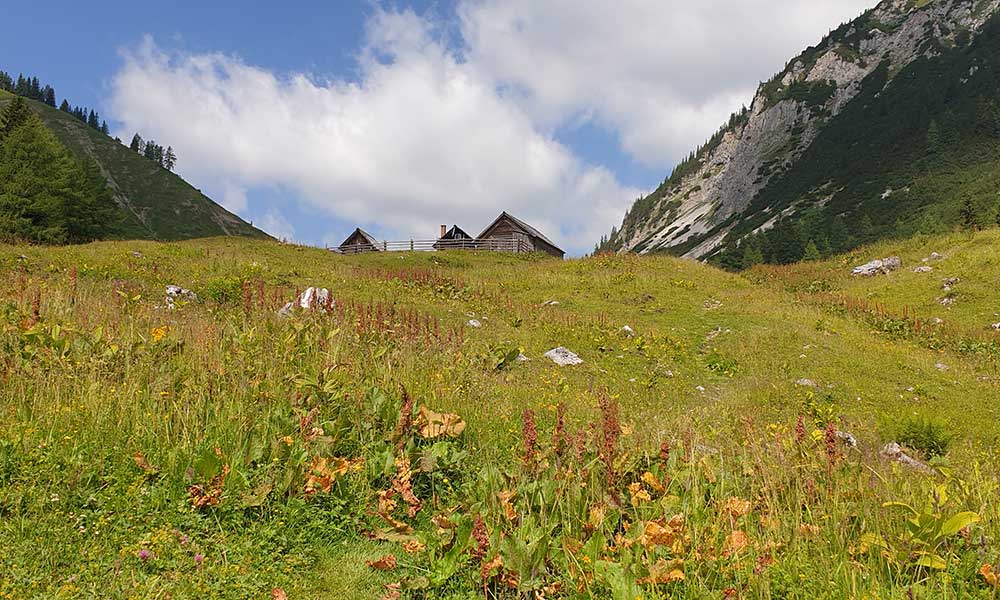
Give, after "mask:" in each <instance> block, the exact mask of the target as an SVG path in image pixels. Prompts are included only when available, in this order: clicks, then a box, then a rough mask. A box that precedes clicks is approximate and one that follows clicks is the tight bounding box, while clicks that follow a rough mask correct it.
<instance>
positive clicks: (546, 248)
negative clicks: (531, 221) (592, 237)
mask: <svg viewBox="0 0 1000 600" xmlns="http://www.w3.org/2000/svg"><path fill="white" fill-rule="evenodd" d="M476 242H477V243H478V247H480V248H483V249H499V250H506V251H507V252H545V253H546V254H550V255H552V256H555V257H558V258H563V256H565V254H566V253H565V252H563V251H562V250H561V249H560V248H559V247H558V246H556V245H555V244H554V243H553V242H552V240H550V239H549V238H547V237H545V236H544V235H542V233H541V232H540V231H538V230H537V229H535V228H534V227H532V226H531V225H528V224H527V223H525V222H524V221H522V220H520V219H518V218H517V217H515V216H513V215H511V214H509V213H507V212H506V211H504V212H502V213H500V216H499V217H497V218H496V220H494V221H493V222H492V223H490V224H489V226H488V227H487V228H486V229H484V230H483V232H482V233H480V234H479V237H477V238H476ZM508 245H509V246H510V247H509V248H507V246H508Z"/></svg>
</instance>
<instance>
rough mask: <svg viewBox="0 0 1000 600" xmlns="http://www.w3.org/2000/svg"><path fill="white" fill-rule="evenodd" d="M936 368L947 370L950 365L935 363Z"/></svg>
mask: <svg viewBox="0 0 1000 600" xmlns="http://www.w3.org/2000/svg"><path fill="white" fill-rule="evenodd" d="M934 368H935V369H937V370H938V371H947V370H948V365H946V364H944V363H937V364H936V365H934Z"/></svg>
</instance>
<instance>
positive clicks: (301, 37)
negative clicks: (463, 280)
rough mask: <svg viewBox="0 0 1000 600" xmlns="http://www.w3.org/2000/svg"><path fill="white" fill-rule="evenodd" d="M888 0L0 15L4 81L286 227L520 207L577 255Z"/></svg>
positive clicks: (199, 7) (341, 227) (418, 230)
mask: <svg viewBox="0 0 1000 600" xmlns="http://www.w3.org/2000/svg"><path fill="white" fill-rule="evenodd" d="M875 3H876V2H875V0H409V1H408V0H394V1H388V0H386V1H379V0H358V1H352V0H327V1H314V2H295V1H292V0H289V1H286V2H281V3H279V2H246V1H243V2H237V1H235V0H213V1H212V2H205V1H204V0H202V1H200V2H190V1H187V0H177V1H175V2H171V3H144V2H135V0H130V1H128V2H124V1H119V0H109V1H105V2H98V3H95V4H91V5H88V6H87V15H86V17H84V16H83V15H82V14H81V8H80V6H79V4H78V3H73V2H69V1H66V0H50V1H48V2H45V3H40V2H36V3H26V2H21V3H16V4H15V5H12V6H10V7H5V9H4V11H5V15H6V17H7V19H6V20H7V21H8V23H19V24H22V25H28V24H36V25H37V26H15V27H6V28H5V32H4V35H3V36H0V70H5V71H8V72H12V73H14V74H15V75H16V73H19V72H23V73H25V74H31V75H34V76H37V77H39V79H41V80H42V82H43V83H49V84H51V85H52V86H53V87H55V89H56V92H57V94H58V97H59V101H61V100H62V99H63V98H64V97H65V98H67V99H68V100H69V101H70V103H71V104H73V105H83V106H87V107H92V108H95V109H96V110H98V112H100V114H101V116H102V117H104V118H106V119H107V120H108V123H109V124H110V125H111V128H112V135H117V136H118V137H120V138H121V139H123V140H125V141H126V143H127V142H128V141H129V140H131V138H132V134H133V133H136V132H139V133H141V135H142V136H143V137H144V138H145V139H147V140H148V139H154V140H156V141H157V142H158V143H159V144H161V145H163V146H167V145H170V146H173V148H174V149H175V151H176V153H177V156H178V157H179V161H178V164H177V168H176V171H177V172H178V173H179V174H180V175H181V176H183V177H184V178H185V179H187V180H188V181H189V182H190V183H191V184H192V185H194V186H195V187H197V188H199V189H201V190H202V191H204V192H205V193H206V194H208V195H209V196H210V197H211V198H213V199H214V200H216V201H217V202H220V203H221V204H223V205H224V206H226V207H227V208H228V209H229V210H231V211H233V212H235V213H237V214H239V215H240V216H242V217H243V218H245V219H247V220H248V221H252V222H253V224H254V225H256V226H258V227H260V228H262V229H264V230H265V231H267V232H268V233H271V234H272V235H275V236H276V237H281V238H286V239H289V240H293V241H297V242H300V243H305V244H311V245H318V246H323V245H330V246H335V245H337V244H338V243H340V241H342V240H343V239H344V238H345V237H346V236H347V235H348V234H349V233H350V232H351V231H353V229H354V228H355V227H358V226H360V227H362V228H364V229H366V230H367V231H369V232H371V233H372V234H374V235H375V236H376V237H378V238H379V239H389V240H405V239H411V238H413V239H433V238H434V237H436V235H437V233H438V226H439V225H440V224H448V225H451V224H458V225H459V226H461V227H462V228H463V229H465V230H466V231H469V232H470V233H472V234H473V235H475V233H477V232H478V231H480V230H481V229H482V228H483V227H485V226H486V225H488V224H489V223H490V221H492V219H493V218H494V217H495V216H496V215H497V214H499V213H500V212H501V211H503V210H506V211H508V212H510V213H512V214H514V215H515V216H518V217H520V218H522V219H523V220H525V221H527V222H529V223H531V224H532V225H534V226H536V227H537V228H538V229H540V230H541V231H542V232H543V233H545V234H546V235H548V236H549V237H550V238H552V239H553V240H554V241H555V242H556V243H558V244H560V245H561V246H562V247H563V248H564V249H565V250H567V251H568V252H569V253H570V254H577V255H578V254H582V253H585V252H587V251H589V250H591V249H592V248H593V246H594V244H595V242H596V241H597V240H598V239H599V238H600V236H601V235H603V234H606V233H607V232H608V231H610V229H611V227H612V226H613V225H618V224H620V222H621V219H622V217H623V215H624V213H625V211H626V210H627V209H628V207H629V206H630V205H631V203H632V202H633V201H634V200H635V199H636V198H637V197H639V196H641V195H644V194H646V193H648V192H649V191H651V190H652V189H654V188H655V187H656V186H657V185H658V184H659V183H660V182H661V181H662V180H663V179H664V178H665V177H666V176H667V175H669V173H670V170H671V168H672V166H673V165H674V164H676V163H677V162H678V161H679V160H680V159H682V158H683V157H684V156H685V155H687V154H688V153H689V152H690V151H691V150H693V149H694V148H695V147H697V145H699V144H700V143H702V142H704V141H705V140H706V139H707V138H708V137H709V136H710V135H711V134H712V132H713V131H715V130H716V129H718V127H719V126H720V125H721V124H722V123H723V122H724V121H725V120H726V119H727V118H728V116H729V114H730V113H732V112H734V111H737V110H739V109H740V108H741V107H742V106H743V105H749V104H750V102H751V100H752V99H753V94H754V91H755V90H756V88H757V85H758V83H759V82H760V81H764V80H767V79H769V78H770V77H771V76H772V75H773V74H774V73H776V72H778V71H780V70H781V69H782V68H783V67H784V65H785V63H786V62H787V61H788V60H789V59H790V58H792V57H793V56H795V55H796V54H798V53H799V52H800V51H801V50H803V49H804V48H806V47H807V46H809V45H812V44H815V43H817V42H818V41H819V40H820V39H821V38H822V36H823V35H825V34H826V33H827V32H828V31H830V30H831V29H834V28H835V27H837V26H838V25H839V24H840V23H842V22H845V21H849V20H851V19H852V18H854V17H856V16H857V15H859V14H860V13H862V12H863V11H864V10H866V9H868V8H871V7H872V6H874V4H875Z"/></svg>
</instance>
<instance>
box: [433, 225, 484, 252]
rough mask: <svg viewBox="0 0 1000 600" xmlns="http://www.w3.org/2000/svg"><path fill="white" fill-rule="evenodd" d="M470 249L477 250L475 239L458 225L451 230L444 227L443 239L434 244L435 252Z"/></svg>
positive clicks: (440, 238) (442, 229)
mask: <svg viewBox="0 0 1000 600" xmlns="http://www.w3.org/2000/svg"><path fill="white" fill-rule="evenodd" d="M470 248H475V239H473V237H472V236H471V235H469V234H468V233H465V231H463V230H462V228H461V227H459V226H458V225H452V226H451V229H448V226H447V225H442V226H441V237H439V238H438V239H437V241H436V242H434V249H435V250H449V249H464V250H468V249H470Z"/></svg>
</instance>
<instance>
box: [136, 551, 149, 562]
mask: <svg viewBox="0 0 1000 600" xmlns="http://www.w3.org/2000/svg"><path fill="white" fill-rule="evenodd" d="M138 557H139V560H143V561H145V560H149V557H150V553H149V550H146V549H145V548H143V549H142V550H139V554H138Z"/></svg>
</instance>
